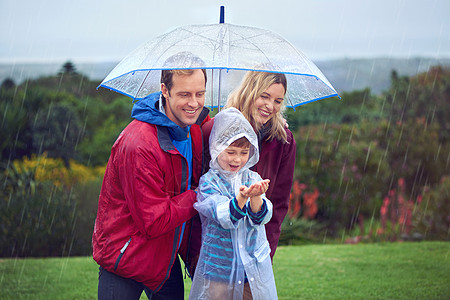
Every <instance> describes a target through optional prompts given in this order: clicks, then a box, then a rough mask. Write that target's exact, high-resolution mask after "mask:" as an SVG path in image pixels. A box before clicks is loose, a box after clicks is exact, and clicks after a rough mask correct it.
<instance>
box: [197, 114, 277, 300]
mask: <svg viewBox="0 0 450 300" xmlns="http://www.w3.org/2000/svg"><path fill="white" fill-rule="evenodd" d="M209 145H210V153H211V162H210V169H209V171H208V172H207V173H206V174H204V175H203V176H202V177H201V178H200V184H199V193H198V196H197V203H195V204H194V207H195V208H196V209H197V210H198V211H199V213H200V217H201V220H202V247H201V250H200V256H199V260H198V264H197V268H196V270H195V275H194V279H193V282H192V287H191V291H190V295H189V298H190V299H212V300H216V299H239V300H241V299H252V297H253V299H258V300H259V299H270V300H273V299H277V292H276V286H275V280H274V276H273V271H272V262H271V259H270V255H269V254H270V247H269V243H268V241H267V238H266V232H265V229H264V224H266V223H267V222H269V220H270V218H271V217H272V203H271V202H270V201H269V200H268V199H266V198H265V195H264V192H265V191H266V190H267V189H268V187H269V180H261V177H260V176H259V175H258V174H257V173H256V172H253V171H251V170H250V169H249V168H250V167H252V166H253V165H255V164H256V163H257V162H258V159H259V153H258V139H257V136H256V134H255V132H254V130H253V128H252V126H251V125H250V123H249V122H248V121H247V120H246V119H245V117H244V116H243V115H242V114H241V113H240V112H239V111H238V110H237V109H235V108H228V109H225V110H223V111H221V112H220V113H218V114H217V115H216V116H215V119H214V126H213V128H212V131H211V135H210V139H209ZM244 287H245V288H244Z"/></svg>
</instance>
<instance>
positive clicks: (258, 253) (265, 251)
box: [255, 241, 270, 262]
mask: <svg viewBox="0 0 450 300" xmlns="http://www.w3.org/2000/svg"><path fill="white" fill-rule="evenodd" d="M269 255H270V246H269V242H268V241H264V243H263V244H262V245H261V246H260V247H259V248H258V249H256V250H255V258H256V260H257V261H258V262H262V261H265V260H266V259H267V257H268V256H269Z"/></svg>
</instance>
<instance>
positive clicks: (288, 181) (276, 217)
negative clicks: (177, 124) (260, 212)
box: [202, 71, 296, 259]
mask: <svg viewBox="0 0 450 300" xmlns="http://www.w3.org/2000/svg"><path fill="white" fill-rule="evenodd" d="M286 89H287V81H286V76H285V75H284V74H281V73H266V72H256V71H250V72H248V73H247V74H246V75H245V77H244V79H243V81H242V83H241V85H240V86H239V87H238V88H237V89H236V90H235V91H234V92H233V93H231V94H230V96H229V98H228V102H227V105H226V107H235V108H237V109H238V110H240V111H241V112H242V114H243V115H244V116H245V117H246V118H247V120H248V121H249V122H250V124H251V125H252V127H253V129H254V130H255V132H256V133H257V135H258V143H259V149H260V150H259V151H260V159H259V162H258V163H257V164H256V165H255V166H254V167H253V168H252V170H254V171H256V172H257V173H258V174H259V175H260V176H261V177H262V178H263V179H270V185H269V189H268V190H267V192H266V196H267V198H268V199H270V201H271V202H272V204H273V216H272V219H271V220H270V222H269V223H267V224H266V225H265V226H266V234H267V239H268V241H269V244H270V250H271V251H270V257H271V258H272V259H273V256H274V254H275V251H276V249H277V245H278V240H279V239H280V232H281V223H282V222H283V219H284V217H285V216H286V213H287V210H288V205H289V195H290V192H291V186H292V181H293V177H294V166H295V156H296V144H295V140H294V138H293V135H292V132H291V131H290V130H289V129H287V128H286V126H285V119H284V118H283V116H282V112H283V111H284V109H285V99H284V97H285V95H286ZM212 125H213V120H211V121H209V122H207V123H205V124H204V125H203V126H202V131H203V141H204V143H205V147H204V149H205V150H206V149H209V148H208V146H207V145H208V143H209V134H210V133H211V128H212ZM207 157H209V155H207Z"/></svg>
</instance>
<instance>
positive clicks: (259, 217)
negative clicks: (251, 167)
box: [245, 171, 273, 226]
mask: <svg viewBox="0 0 450 300" xmlns="http://www.w3.org/2000/svg"><path fill="white" fill-rule="evenodd" d="M249 175H250V178H251V179H250V181H251V183H255V182H258V181H261V180H262V178H261V176H260V175H259V174H258V173H256V172H253V171H250V173H249ZM261 197H262V200H263V204H262V206H261V210H260V211H259V212H257V213H254V212H252V209H251V207H250V201H248V202H247V204H246V205H245V207H246V208H247V215H248V218H249V220H250V224H251V225H252V226H258V225H264V224H267V223H268V222H269V221H270V219H271V218H272V212H273V205H272V202H270V200H269V199H267V197H266V194H263V195H262V196H261Z"/></svg>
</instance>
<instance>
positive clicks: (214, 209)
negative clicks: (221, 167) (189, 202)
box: [194, 172, 236, 229]
mask: <svg viewBox="0 0 450 300" xmlns="http://www.w3.org/2000/svg"><path fill="white" fill-rule="evenodd" d="M227 190H228V187H227V186H225V185H224V184H223V182H221V181H220V180H217V178H216V177H215V176H214V175H212V174H211V172H208V173H206V174H205V175H203V176H202V177H201V178H200V184H199V192H198V196H197V202H196V203H195V204H194V208H195V209H196V210H197V211H198V212H199V214H200V215H202V216H203V217H205V218H208V219H213V220H215V221H217V222H218V223H219V224H220V226H222V227H223V228H225V229H231V228H236V226H235V224H234V222H233V221H232V219H231V213H230V202H231V201H232V200H233V198H234V197H230V195H228V194H224V193H223V191H227Z"/></svg>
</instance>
